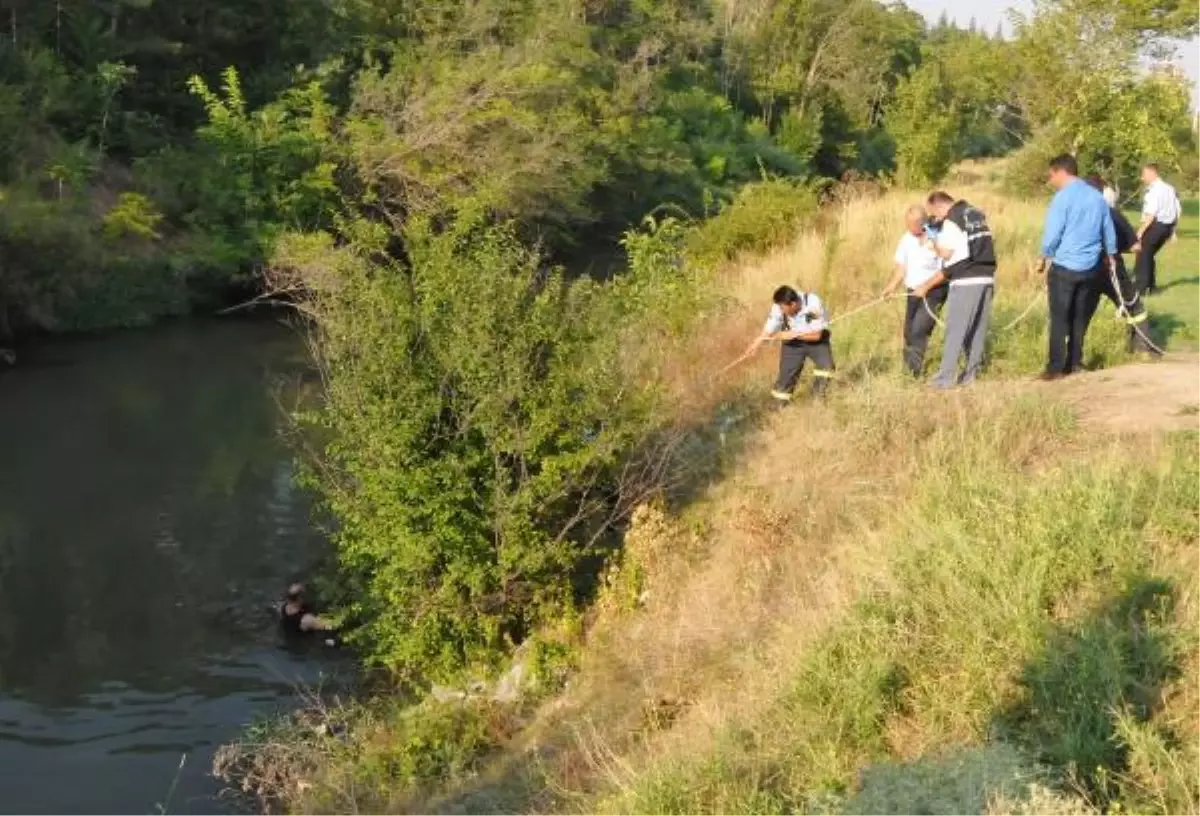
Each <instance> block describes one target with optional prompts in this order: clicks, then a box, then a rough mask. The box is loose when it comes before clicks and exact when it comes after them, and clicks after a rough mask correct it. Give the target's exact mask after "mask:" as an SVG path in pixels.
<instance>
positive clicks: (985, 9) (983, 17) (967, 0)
mask: <svg viewBox="0 0 1200 816" xmlns="http://www.w3.org/2000/svg"><path fill="white" fill-rule="evenodd" d="M904 4H905V5H906V6H908V7H909V8H911V9H913V10H914V11H919V12H921V14H923V15H924V16H925V18H926V19H927V20H929V21H930V22H931V23H932V22H936V21H937V19H938V17H940V16H941V14H942V12H943V11H944V12H946V14H947V15H948V16H949V17H950V19H951V20H956V21H957V22H958V24H959V25H963V26H965V25H967V24H968V23H969V22H970V21H971V18H972V17H974V18H975V21H976V22H977V23H978V24H979V27H980V28H981V29H982V30H984V31H986V32H988V33H989V34H990V33H991V32H992V31H995V30H996V23H1000V24H1001V25H1003V27H1004V31H1005V33H1009V32H1011V31H1012V27H1011V26H1010V25H1009V24H1008V10H1009V9H1016V10H1017V11H1023V12H1028V11H1030V10H1031V9H1032V8H1033V3H1032V2H1030V0H1010V2H1005V1H1004V0H904ZM1177 62H1178V63H1179V65H1180V66H1181V67H1182V68H1183V70H1184V73H1186V74H1187V75H1188V77H1189V78H1190V79H1191V80H1192V108H1193V109H1194V110H1200V64H1198V63H1200V40H1192V41H1191V42H1189V43H1184V44H1183V45H1182V46H1181V47H1180V49H1179V57H1178V58H1177Z"/></svg>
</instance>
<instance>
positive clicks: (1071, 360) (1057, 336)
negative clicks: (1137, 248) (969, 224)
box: [1046, 264, 1108, 374]
mask: <svg viewBox="0 0 1200 816" xmlns="http://www.w3.org/2000/svg"><path fill="white" fill-rule="evenodd" d="M1107 274H1108V272H1107V270H1106V269H1104V268H1103V267H1100V266H1098V267H1097V268H1096V269H1094V270H1092V271H1091V272H1074V271H1072V270H1070V269H1064V268H1063V267H1061V266H1058V265H1057V264H1055V265H1053V266H1051V267H1050V280H1049V287H1050V293H1049V294H1050V359H1049V363H1048V365H1047V366H1046V371H1049V372H1052V373H1057V374H1070V373H1071V372H1072V371H1075V370H1077V369H1078V368H1079V366H1080V363H1082V362H1083V338H1084V337H1085V336H1086V335H1087V330H1088V324H1089V323H1091V322H1092V315H1094V314H1095V313H1096V307H1097V306H1098V305H1099V304H1100V287H1099V283H1098V279H1099V276H1100V275H1107Z"/></svg>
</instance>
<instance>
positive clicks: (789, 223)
mask: <svg viewBox="0 0 1200 816" xmlns="http://www.w3.org/2000/svg"><path fill="white" fill-rule="evenodd" d="M816 212H817V195H816V192H815V190H814V188H813V187H812V186H811V185H809V184H807V183H804V182H798V181H793V180H787V179H765V180H763V181H758V182H752V183H750V184H747V185H746V186H744V187H742V188H741V189H740V190H738V192H737V195H735V196H734V197H733V200H732V201H730V202H729V203H728V204H725V205H724V206H723V207H721V209H720V211H718V212H717V213H716V214H715V215H714V216H713V217H711V218H708V219H705V220H704V221H703V222H701V223H700V224H699V225H698V226H697V227H696V229H695V230H694V231H693V232H692V234H691V235H690V236H689V237H688V240H687V244H686V248H685V254H686V257H687V260H688V263H689V264H693V265H695V266H697V267H698V268H701V269H713V268H715V267H717V266H719V265H721V264H723V263H725V262H726V261H729V260H732V259H733V258H734V257H736V256H737V255H738V253H741V252H758V251H762V250H765V249H767V248H768V247H772V246H779V245H781V244H785V243H787V242H788V241H790V240H791V239H792V238H794V237H795V235H796V233H797V232H798V231H799V230H800V229H801V228H802V227H803V226H804V225H805V223H806V222H807V221H808V219H810V218H812V217H813V216H814V215H815V214H816Z"/></svg>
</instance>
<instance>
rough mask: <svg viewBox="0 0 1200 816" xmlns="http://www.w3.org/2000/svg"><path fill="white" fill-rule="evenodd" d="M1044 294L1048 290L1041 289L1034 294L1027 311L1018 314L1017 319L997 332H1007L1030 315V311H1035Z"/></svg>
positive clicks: (1026, 308)
mask: <svg viewBox="0 0 1200 816" xmlns="http://www.w3.org/2000/svg"><path fill="white" fill-rule="evenodd" d="M1044 294H1046V290H1045V289H1039V290H1038V293H1037V294H1036V295H1034V296H1033V300H1031V301H1029V305H1028V306H1026V307H1025V311H1023V312H1021V313H1020V314H1019V315H1017V319H1016V320H1014V321H1012V322H1011V323H1009V324H1008V325H1007V326H1004V327H1003V328H1000V329H997V332H1006V331H1008V330H1009V329H1011V328H1012V327H1013V326H1016V325H1017V324H1018V323H1020V322H1021V321H1022V320H1024V319H1025V318H1026V317H1028V316H1029V313H1030V312H1032V311H1033V307H1034V306H1036V305H1037V303H1038V301H1039V300H1041V299H1042V295H1044Z"/></svg>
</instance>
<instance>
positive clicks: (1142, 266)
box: [1133, 164, 1181, 294]
mask: <svg viewBox="0 0 1200 816" xmlns="http://www.w3.org/2000/svg"><path fill="white" fill-rule="evenodd" d="M1142 183H1143V184H1145V185H1146V197H1145V198H1144V199H1143V200H1142V223H1141V225H1140V226H1139V227H1138V231H1137V238H1138V242H1137V243H1136V244H1134V246H1133V251H1134V252H1136V253H1137V262H1136V263H1135V264H1134V280H1135V281H1136V283H1137V289H1138V292H1139V293H1141V294H1153V293H1154V291H1155V289H1157V288H1158V287H1157V280H1156V279H1155V273H1156V272H1157V268H1156V264H1155V262H1154V256H1155V255H1157V254H1158V251H1159V250H1160V249H1162V247H1163V244H1165V243H1166V242H1167V241H1168V240H1169V239H1170V238H1171V236H1172V235H1174V234H1175V225H1176V224H1177V223H1179V214H1180V210H1181V208H1180V206H1179V196H1177V195H1176V194H1175V188H1174V187H1172V186H1171V185H1170V184H1167V183H1166V182H1165V181H1163V180H1162V179H1161V178H1160V177H1159V175H1158V165H1157V164H1147V165H1146V166H1145V167H1143V168H1142Z"/></svg>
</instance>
